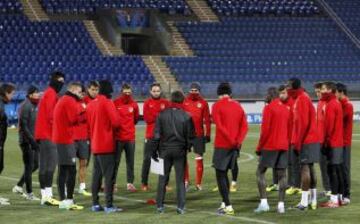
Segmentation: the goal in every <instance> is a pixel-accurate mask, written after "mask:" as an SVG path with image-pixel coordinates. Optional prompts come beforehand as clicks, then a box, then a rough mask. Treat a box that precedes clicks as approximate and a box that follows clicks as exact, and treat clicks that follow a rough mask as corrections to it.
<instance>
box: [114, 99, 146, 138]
mask: <svg viewBox="0 0 360 224" xmlns="http://www.w3.org/2000/svg"><path fill="white" fill-rule="evenodd" d="M114 104H115V107H116V110H117V113H118V115H119V118H120V128H119V129H118V130H117V131H116V135H115V138H116V140H120V141H132V142H133V141H135V124H136V123H137V122H138V120H139V116H140V115H139V106H138V104H137V103H136V102H135V101H134V100H133V99H132V98H130V99H129V101H128V102H126V99H125V97H124V96H120V97H118V98H117V99H116V100H115V101H114Z"/></svg>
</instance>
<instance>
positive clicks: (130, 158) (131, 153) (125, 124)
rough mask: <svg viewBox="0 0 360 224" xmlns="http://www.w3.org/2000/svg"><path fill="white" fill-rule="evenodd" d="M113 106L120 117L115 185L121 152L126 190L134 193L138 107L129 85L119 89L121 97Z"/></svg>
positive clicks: (117, 133)
mask: <svg viewBox="0 0 360 224" xmlns="http://www.w3.org/2000/svg"><path fill="white" fill-rule="evenodd" d="M114 104H115V107H116V110H117V112H118V115H119V117H120V128H119V129H118V130H117V132H116V135H115V139H116V153H115V160H116V165H115V183H116V177H117V173H118V168H119V165H120V160H121V155H122V152H123V151H125V157H126V171H127V172H126V174H127V175H126V176H127V185H126V188H127V190H128V191H130V192H136V188H135V186H134V162H135V131H136V130H135V125H136V123H137V122H138V120H139V106H138V104H137V103H136V101H135V100H134V99H133V98H132V89H131V86H130V85H129V84H124V85H123V86H122V87H121V95H120V96H119V97H118V98H117V99H115V100H114Z"/></svg>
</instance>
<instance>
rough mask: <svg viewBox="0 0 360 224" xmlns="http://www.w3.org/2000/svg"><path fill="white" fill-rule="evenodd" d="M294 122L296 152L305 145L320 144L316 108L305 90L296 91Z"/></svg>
mask: <svg viewBox="0 0 360 224" xmlns="http://www.w3.org/2000/svg"><path fill="white" fill-rule="evenodd" d="M293 97H294V98H295V103H294V117H293V118H294V120H293V133H292V138H291V144H292V145H293V146H294V148H295V150H301V148H302V146H303V145H306V144H313V143H319V134H318V130H317V124H316V112H315V107H314V105H313V104H312V101H311V99H310V97H309V95H308V94H307V93H306V92H305V91H304V89H298V90H296V91H295V95H294V96H293Z"/></svg>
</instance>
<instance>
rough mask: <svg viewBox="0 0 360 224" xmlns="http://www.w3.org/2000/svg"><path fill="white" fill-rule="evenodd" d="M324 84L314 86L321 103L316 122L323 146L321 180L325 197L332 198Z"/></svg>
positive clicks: (319, 103)
mask: <svg viewBox="0 0 360 224" xmlns="http://www.w3.org/2000/svg"><path fill="white" fill-rule="evenodd" d="M322 84H323V83H322V82H318V83H315V85H314V89H315V94H316V96H317V98H318V100H319V102H318V104H317V109H316V122H317V127H318V132H319V138H320V144H321V154H320V172H321V179H322V184H323V188H324V192H323V194H324V195H325V196H330V194H331V189H330V181H329V175H328V171H327V166H328V161H327V157H326V147H324V141H325V139H324V126H325V120H324V113H325V108H326V102H325V101H324V100H322V97H321V86H322Z"/></svg>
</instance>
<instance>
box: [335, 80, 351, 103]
mask: <svg viewBox="0 0 360 224" xmlns="http://www.w3.org/2000/svg"><path fill="white" fill-rule="evenodd" d="M347 94H348V90H347V86H346V85H345V84H343V83H340V82H338V83H336V96H337V98H338V99H342V98H344V97H346V96H347Z"/></svg>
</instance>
